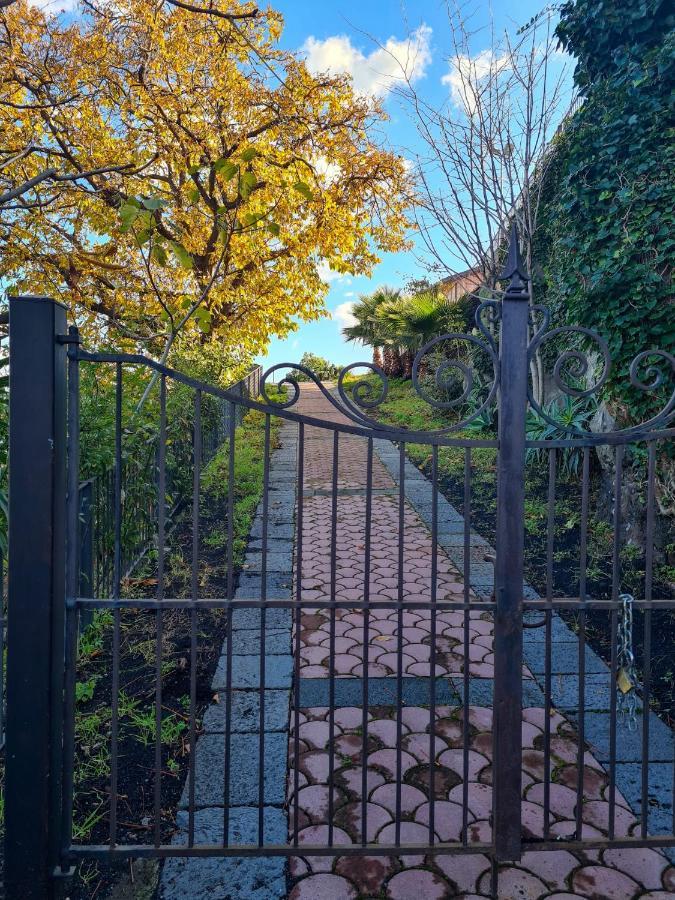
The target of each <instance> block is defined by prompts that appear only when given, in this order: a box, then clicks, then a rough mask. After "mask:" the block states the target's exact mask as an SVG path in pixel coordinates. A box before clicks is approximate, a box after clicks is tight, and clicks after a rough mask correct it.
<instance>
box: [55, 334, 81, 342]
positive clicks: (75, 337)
mask: <svg viewBox="0 0 675 900" xmlns="http://www.w3.org/2000/svg"><path fill="white" fill-rule="evenodd" d="M56 343H57V344H79V343H81V341H80V335H79V334H57V335H56Z"/></svg>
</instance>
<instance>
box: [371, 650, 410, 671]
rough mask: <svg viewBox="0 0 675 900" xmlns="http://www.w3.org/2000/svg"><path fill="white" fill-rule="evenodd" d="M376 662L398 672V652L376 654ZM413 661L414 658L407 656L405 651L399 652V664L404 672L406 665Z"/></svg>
mask: <svg viewBox="0 0 675 900" xmlns="http://www.w3.org/2000/svg"><path fill="white" fill-rule="evenodd" d="M377 663H378V665H380V666H387V667H388V668H389V670H390V671H391V672H394V673H396V672H398V669H399V657H398V653H383V654H382V655H381V656H378V658H377ZM414 663H415V660H414V659H413V657H412V656H408V654H407V653H402V654H401V666H402V667H403V671H404V672H405V671H406V670H407V668H408V666H411V665H413V664H414Z"/></svg>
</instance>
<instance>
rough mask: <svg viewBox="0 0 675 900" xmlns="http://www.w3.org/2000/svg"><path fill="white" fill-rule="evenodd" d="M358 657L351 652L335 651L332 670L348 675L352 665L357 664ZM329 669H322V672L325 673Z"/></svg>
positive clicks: (338, 673)
mask: <svg viewBox="0 0 675 900" xmlns="http://www.w3.org/2000/svg"><path fill="white" fill-rule="evenodd" d="M358 664H359V658H358V656H352V655H351V653H337V654H336V655H335V662H334V666H333V671H334V672H335V674H336V675H349V674H350V672H351V671H352V669H353V668H354V666H358ZM328 672H329V670H328V669H327V668H326V669H324V674H327V673H328Z"/></svg>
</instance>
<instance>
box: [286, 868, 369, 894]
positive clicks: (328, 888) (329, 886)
mask: <svg viewBox="0 0 675 900" xmlns="http://www.w3.org/2000/svg"><path fill="white" fill-rule="evenodd" d="M356 896H357V893H356V890H355V888H354V886H353V885H352V884H351V883H350V882H349V881H347V879H346V878H342V876H340V875H331V874H329V873H324V874H322V875H310V876H309V877H307V878H303V879H302V881H299V882H298V883H297V884H296V885H295V887H294V888H293V890H292V891H291V893H290V894H289V900H318V898H319V897H320V898H321V900H353V898H355V897H356Z"/></svg>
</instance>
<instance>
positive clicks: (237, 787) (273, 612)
mask: <svg viewBox="0 0 675 900" xmlns="http://www.w3.org/2000/svg"><path fill="white" fill-rule="evenodd" d="M279 439H280V444H281V446H280V447H279V448H278V449H276V450H274V451H273V452H272V454H271V456H270V472H269V485H270V490H269V495H268V525H267V597H268V599H270V600H285V599H289V598H290V597H291V589H292V578H293V539H294V529H295V526H294V514H295V492H294V490H293V489H292V487H293V485H294V483H295V477H296V465H297V462H296V459H297V429H296V426H295V425H293V424H292V423H290V422H284V423H283V424H282V426H281V429H280V432H279ZM262 527H263V520H262V501H261V502H260V503H259V505H258V509H257V511H256V515H255V519H254V521H253V525H252V527H251V532H250V536H249V543H248V548H247V553H246V558H245V561H244V567H243V570H242V574H241V575H240V577H239V585H238V588H237V591H236V593H235V599H250V598H252V597H258V596H260V587H261V577H262V570H261V566H262ZM264 640H265V758H264V760H263V770H264V779H265V801H266V806H265V810H264V826H265V833H264V840H265V842H266V843H269V844H272V843H273V844H285V843H286V840H287V837H288V816H287V813H286V810H285V808H284V802H285V799H286V762H287V759H286V757H287V751H288V733H289V715H290V696H291V680H292V672H293V657H292V655H291V611H290V610H288V609H270V610H268V611H267V616H266V629H265V637H264ZM260 641H261V634H260V610H259V609H254V608H250V609H239V610H236V611H235V612H234V613H233V614H232V649H233V653H232V666H231V671H232V682H231V690H232V695H231V696H232V718H231V739H230V747H231V771H230V799H231V809H230V842H231V843H232V844H255V843H257V841H258V805H257V804H258V775H259V761H258V749H259V725H260V690H259V689H260ZM226 647H227V642H225V644H224V645H223V650H222V654H221V657H220V660H219V661H218V666H217V669H216V673H215V675H214V677H213V683H212V689H213V692H214V695H216V696H217V695H220V696H219V702H217V703H216V702H214V703H212V704H211V706H209V708H208V709H207V710H206V713H205V715H204V721H203V731H204V733H203V734H202V735H201V736H200V737H199V739H198V741H197V747H196V759H195V772H196V778H195V804H196V807H197V809H196V812H195V843H209V844H222V841H223V796H224V755H225V737H224V735H225V689H226V681H227V678H226V673H227V655H226ZM187 797H188V784H187V783H186V785H185V787H184V790H183V795H182V797H181V801H180V804H179V812H178V816H177V825H178V831H177V833H176V835H175V836H174V839H173V843H175V844H185V843H187V839H188V838H187V834H188V813H187ZM286 870H287V861H286V860H285V859H284V858H281V857H250V858H245V857H230V858H222V857H221V858H200V859H197V858H192V859H188V858H183V859H178V858H175V859H167V860H166V861H165V863H164V867H163V870H162V875H161V880H160V891H159V896H160V898H161V900H185V898H187V897H196V898H197V897H198V898H206V897H212V898H214V900H221V898H225V897H237V898H242V900H243V898H246V900H274V898H284V897H286V894H287V875H286Z"/></svg>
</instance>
